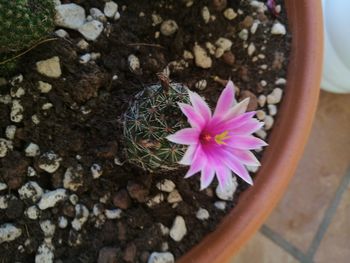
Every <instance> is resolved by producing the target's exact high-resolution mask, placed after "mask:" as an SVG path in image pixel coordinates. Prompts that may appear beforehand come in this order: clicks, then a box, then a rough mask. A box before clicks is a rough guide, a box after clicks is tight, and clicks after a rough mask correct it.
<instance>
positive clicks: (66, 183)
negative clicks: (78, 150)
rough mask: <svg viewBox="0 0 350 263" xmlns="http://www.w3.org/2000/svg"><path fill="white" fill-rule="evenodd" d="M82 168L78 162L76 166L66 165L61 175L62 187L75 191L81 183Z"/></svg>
mask: <svg viewBox="0 0 350 263" xmlns="http://www.w3.org/2000/svg"><path fill="white" fill-rule="evenodd" d="M83 176H84V169H83V167H82V166H81V165H80V164H78V165H77V166H76V167H68V168H67V170H66V172H65V173H64V177H63V187H64V188H66V189H69V190H71V191H77V190H78V188H79V187H81V186H82V185H83Z"/></svg>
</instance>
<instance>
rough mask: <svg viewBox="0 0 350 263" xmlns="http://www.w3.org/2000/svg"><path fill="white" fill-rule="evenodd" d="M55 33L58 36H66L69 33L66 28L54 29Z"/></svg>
mask: <svg viewBox="0 0 350 263" xmlns="http://www.w3.org/2000/svg"><path fill="white" fill-rule="evenodd" d="M55 35H56V36H58V37H60V38H68V37H69V34H68V32H67V31H66V30H64V29H58V30H56V31H55Z"/></svg>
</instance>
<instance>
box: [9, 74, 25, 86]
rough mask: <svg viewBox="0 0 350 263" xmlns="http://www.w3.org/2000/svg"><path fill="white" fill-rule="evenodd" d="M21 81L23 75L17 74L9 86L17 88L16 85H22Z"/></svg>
mask: <svg viewBox="0 0 350 263" xmlns="http://www.w3.org/2000/svg"><path fill="white" fill-rule="evenodd" d="M22 81H23V75H22V74H19V75H17V76H14V77H13V78H12V79H11V80H10V84H11V86H17V85H18V84H20V83H22Z"/></svg>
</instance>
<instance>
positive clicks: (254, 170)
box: [247, 165, 259, 173]
mask: <svg viewBox="0 0 350 263" xmlns="http://www.w3.org/2000/svg"><path fill="white" fill-rule="evenodd" d="M247 170H248V171H249V172H251V173H256V172H257V171H258V170H259V166H249V165H247Z"/></svg>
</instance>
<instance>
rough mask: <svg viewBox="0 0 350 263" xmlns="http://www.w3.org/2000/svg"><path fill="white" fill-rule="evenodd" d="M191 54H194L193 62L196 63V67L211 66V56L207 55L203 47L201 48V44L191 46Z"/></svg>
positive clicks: (205, 67)
mask: <svg viewBox="0 0 350 263" xmlns="http://www.w3.org/2000/svg"><path fill="white" fill-rule="evenodd" d="M193 54H194V58H195V63H196V66H197V67H200V68H203V69H207V68H210V67H211V66H212V63H213V62H212V60H211V58H210V57H209V56H208V54H207V52H206V51H205V49H204V48H202V47H201V46H199V45H197V44H196V45H195V46H194V47H193Z"/></svg>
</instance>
